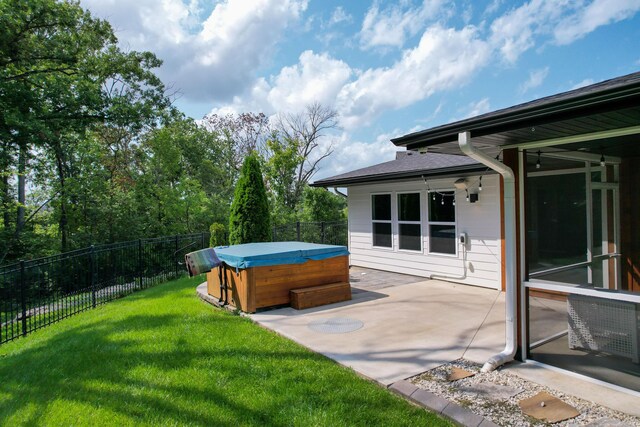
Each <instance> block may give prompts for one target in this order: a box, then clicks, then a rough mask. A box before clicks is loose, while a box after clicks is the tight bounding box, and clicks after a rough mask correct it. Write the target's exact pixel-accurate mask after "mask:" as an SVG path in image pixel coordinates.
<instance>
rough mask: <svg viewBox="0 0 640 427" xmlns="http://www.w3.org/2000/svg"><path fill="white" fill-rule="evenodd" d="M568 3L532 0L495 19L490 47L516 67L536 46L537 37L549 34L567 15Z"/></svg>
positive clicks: (563, 1) (559, 0) (566, 1)
mask: <svg viewBox="0 0 640 427" xmlns="http://www.w3.org/2000/svg"><path fill="white" fill-rule="evenodd" d="M568 2H569V0H554V1H547V0H532V1H530V2H529V3H525V4H524V5H522V6H520V7H518V8H516V9H512V10H510V11H509V12H507V13H505V14H504V15H502V16H500V17H498V18H496V19H495V20H494V21H493V23H492V24H491V38H490V40H491V43H492V44H493V45H494V46H495V47H496V48H497V49H499V51H500V52H501V53H502V56H503V59H504V60H505V61H506V62H508V63H514V62H515V61H516V60H517V59H518V58H519V57H520V55H521V54H522V53H524V52H525V51H527V50H528V49H531V48H532V47H533V46H535V42H536V39H535V37H536V35H538V34H544V33H549V32H551V31H552V30H553V28H554V27H555V24H556V23H557V22H558V21H559V20H560V18H561V17H562V14H563V13H564V12H565V11H566V6H567V5H568V4H569V3H568Z"/></svg>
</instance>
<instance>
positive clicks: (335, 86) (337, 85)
mask: <svg viewBox="0 0 640 427" xmlns="http://www.w3.org/2000/svg"><path fill="white" fill-rule="evenodd" d="M352 73H353V71H352V70H351V68H350V67H349V66H348V65H347V64H346V63H345V62H343V61H340V60H337V59H333V58H331V57H330V56H329V55H328V54H326V53H323V54H316V53H314V52H312V51H310V50H307V51H305V52H302V54H301V55H300V57H299V59H298V63H296V64H294V65H292V66H288V67H283V68H282V69H281V70H280V72H279V73H278V74H277V75H276V76H272V77H271V78H270V79H268V80H267V79H265V78H259V79H258V80H256V81H255V83H254V85H253V87H252V88H251V90H250V91H249V93H247V94H245V96H238V97H235V98H234V100H233V102H232V103H231V104H230V105H229V104H228V105H226V106H224V107H221V108H214V109H213V110H212V113H215V114H221V113H230V112H235V113H240V112H246V111H259V112H263V113H265V114H267V115H273V114H276V113H283V112H293V113H295V112H300V111H303V110H304V108H305V106H307V105H309V104H311V103H313V102H319V103H321V104H323V105H328V106H333V105H334V103H335V100H336V97H337V95H338V92H340V90H341V89H342V88H343V86H344V85H345V84H346V83H347V81H349V79H350V78H351V75H352Z"/></svg>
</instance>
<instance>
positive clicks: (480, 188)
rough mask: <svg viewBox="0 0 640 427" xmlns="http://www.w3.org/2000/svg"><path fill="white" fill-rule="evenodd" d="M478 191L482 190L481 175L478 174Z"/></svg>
mask: <svg viewBox="0 0 640 427" xmlns="http://www.w3.org/2000/svg"><path fill="white" fill-rule="evenodd" d="M478 191H482V175H480V183H479V184H478Z"/></svg>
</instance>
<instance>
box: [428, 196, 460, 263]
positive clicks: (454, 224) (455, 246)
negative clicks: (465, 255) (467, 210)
mask: <svg viewBox="0 0 640 427" xmlns="http://www.w3.org/2000/svg"><path fill="white" fill-rule="evenodd" d="M445 192H447V193H449V192H451V193H453V201H454V210H453V217H454V218H453V222H451V221H431V219H430V218H429V215H430V214H431V212H430V207H429V203H430V198H431V193H445ZM425 205H426V208H427V215H426V217H427V218H426V224H427V236H428V242H427V245H426V253H427V254H428V255H433V256H443V257H449V258H458V251H459V248H458V209H457V206H458V192H457V191H456V189H455V188H440V189H435V190H428V191H427V200H426V203H425ZM432 225H453V227H454V230H455V231H454V238H453V240H454V242H455V245H454V248H455V252H454V253H445V252H434V251H432V250H431V226H432Z"/></svg>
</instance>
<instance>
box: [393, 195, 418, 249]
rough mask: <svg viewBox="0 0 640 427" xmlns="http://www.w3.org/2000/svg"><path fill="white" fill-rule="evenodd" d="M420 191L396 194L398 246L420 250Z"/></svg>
mask: <svg viewBox="0 0 640 427" xmlns="http://www.w3.org/2000/svg"><path fill="white" fill-rule="evenodd" d="M421 227H422V226H421V222H420V193H401V194H398V247H399V248H400V249H406V250H410V251H420V250H422V233H421V230H420V229H421Z"/></svg>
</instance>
